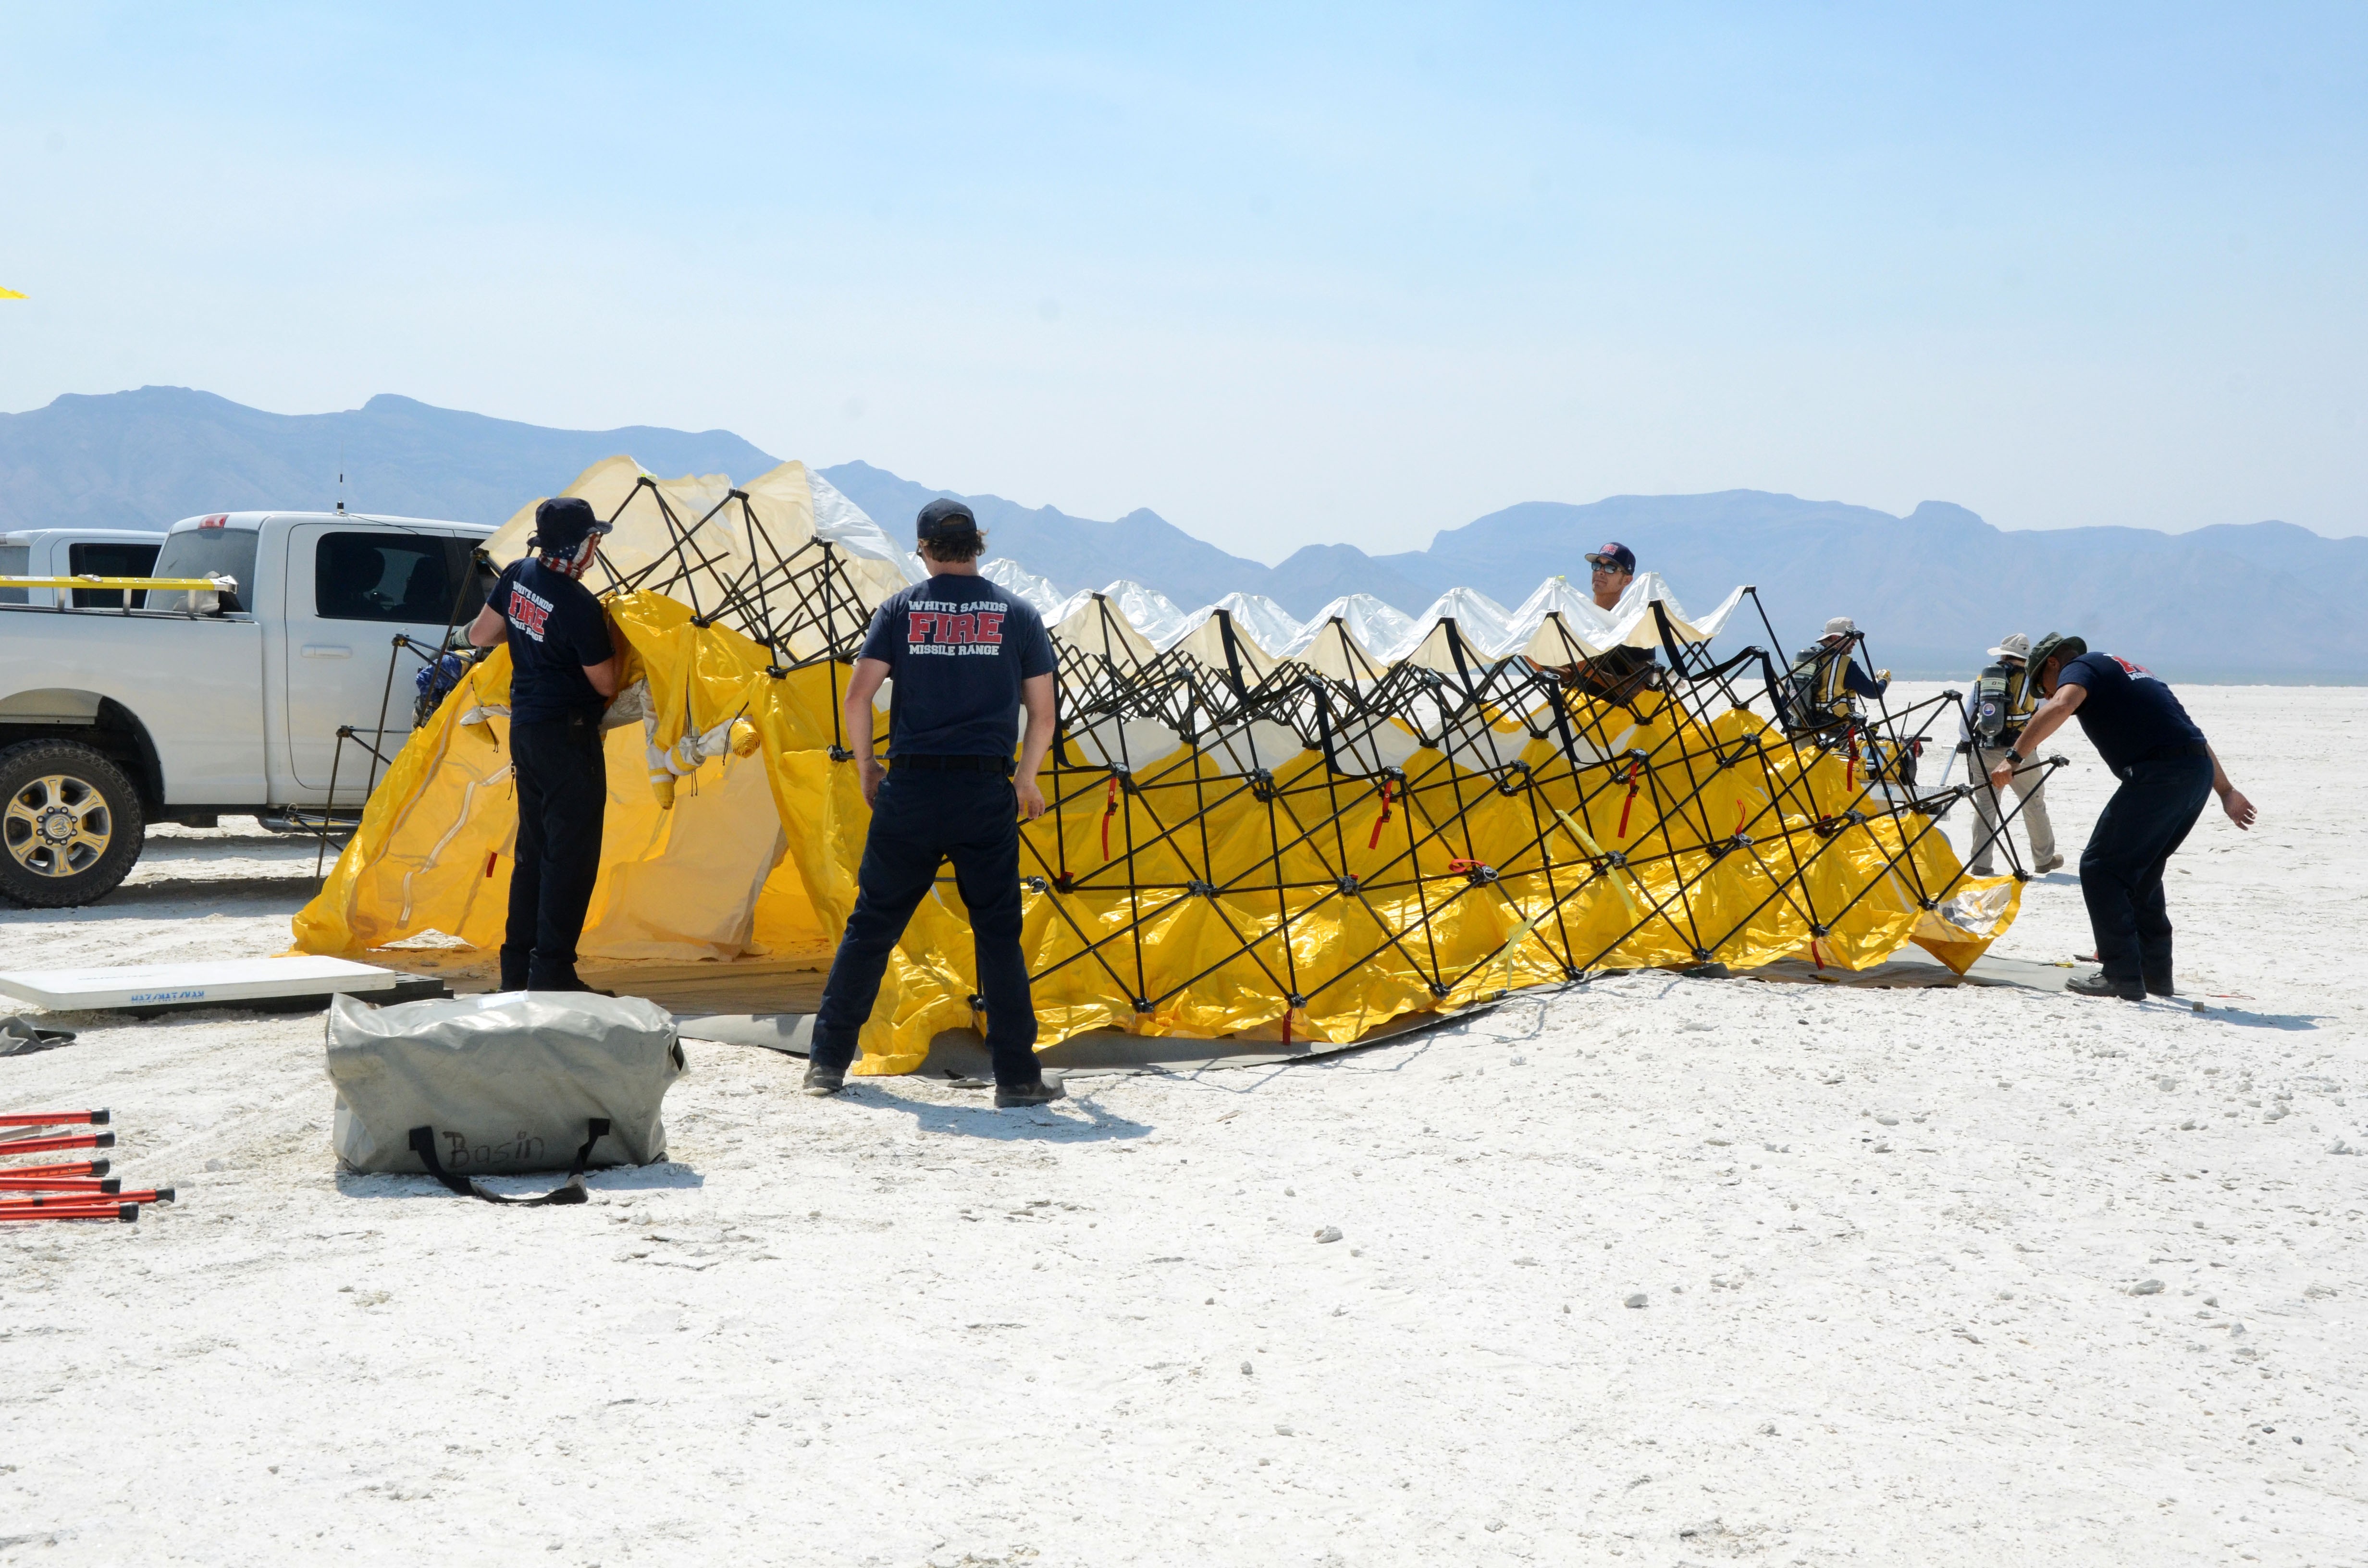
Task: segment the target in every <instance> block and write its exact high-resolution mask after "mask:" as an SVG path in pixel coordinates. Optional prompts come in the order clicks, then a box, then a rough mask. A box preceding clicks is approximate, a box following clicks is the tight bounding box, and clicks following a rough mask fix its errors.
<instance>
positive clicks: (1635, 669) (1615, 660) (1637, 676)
mask: <svg viewBox="0 0 2368 1568" xmlns="http://www.w3.org/2000/svg"><path fill="white" fill-rule="evenodd" d="M1587 563H1588V566H1589V567H1590V568H1592V575H1591V576H1590V577H1589V578H1588V584H1589V585H1590V586H1591V587H1592V588H1593V589H1594V591H1595V608H1598V609H1600V610H1601V611H1603V613H1604V614H1606V615H1610V614H1611V613H1612V612H1613V611H1615V610H1617V609H1618V608H1620V600H1621V598H1622V596H1624V595H1625V594H1626V593H1627V592H1628V585H1630V584H1632V583H1634V581H1635V580H1636V552H1635V551H1633V550H1631V549H1629V548H1628V547H1627V546H1626V545H1624V544H1622V543H1620V542H1619V541H1617V540H1614V541H1612V542H1611V543H1610V544H1607V545H1605V546H1604V547H1603V548H1602V549H1600V550H1597V551H1589V552H1588V557H1587ZM1659 669H1660V666H1659V664H1658V662H1657V661H1656V659H1655V658H1654V656H1653V650H1651V649H1650V648H1629V647H1624V646H1623V647H1619V648H1606V649H1605V650H1604V651H1603V652H1602V653H1598V654H1596V655H1595V656H1594V657H1593V658H1591V659H1586V660H1582V661H1581V662H1579V663H1578V664H1576V665H1570V666H1568V667H1567V668H1565V670H1564V671H1563V672H1562V675H1563V678H1564V680H1565V681H1566V682H1567V683H1569V684H1570V685H1572V686H1577V687H1584V688H1586V689H1587V690H1588V691H1589V692H1591V693H1592V694H1594V695H1595V696H1598V697H1601V698H1604V699H1608V700H1610V701H1613V702H1625V701H1627V700H1628V699H1630V698H1632V697H1634V696H1635V695H1636V694H1637V693H1638V692H1640V691H1642V690H1644V689H1645V688H1646V687H1650V686H1653V685H1654V684H1656V676H1658V674H1659Z"/></svg>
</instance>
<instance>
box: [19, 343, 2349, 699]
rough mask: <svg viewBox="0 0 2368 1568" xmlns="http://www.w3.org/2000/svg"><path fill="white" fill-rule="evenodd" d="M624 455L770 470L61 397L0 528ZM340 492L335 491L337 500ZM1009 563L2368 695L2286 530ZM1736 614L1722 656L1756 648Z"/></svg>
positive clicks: (127, 522) (853, 494)
mask: <svg viewBox="0 0 2368 1568" xmlns="http://www.w3.org/2000/svg"><path fill="white" fill-rule="evenodd" d="M618 452H627V453H631V454H632V456H633V457H634V458H636V459H637V460H640V461H641V463H642V464H643V466H644V467H645V468H648V469H649V470H651V471H652V472H659V473H666V474H676V473H686V472H698V473H728V474H731V475H733V476H734V477H735V478H747V477H751V476H753V475H755V474H757V473H758V472H763V471H764V470H765V469H768V468H770V467H772V466H773V464H774V463H775V461H776V460H775V459H774V458H772V457H771V456H769V455H768V454H767V453H765V452H763V451H761V450H759V449H757V448H756V447H755V446H753V445H751V444H750V443H748V442H746V441H745V440H743V439H741V438H740V437H737V436H735V435H733V434H732V433H731V432H729V431H724V430H709V431H701V432H698V433H695V434H694V433H689V432H684V431H678V430H666V429H660V428H656V427H653V426H627V427H625V428H623V429H618V430H601V431H579V430H554V429H548V428H545V427H542V426H533V425H525V424H520V423H518V422H515V421H510V420H502V419H494V418H489V417H487V416H485V415H478V414H469V413H463V412H460V411H457V410H452V409H443V408H436V407H433V406H431V405H429V404H427V403H418V402H415V401H413V400H412V399H409V398H404V397H397V396H393V395H391V394H381V395H380V396H377V397H374V398H371V399H370V402H369V403H365V404H364V405H363V406H362V407H360V408H359V409H354V410H348V411H346V412H342V413H336V414H317V415H278V414H267V413H264V412H262V411H260V410H257V409H252V408H247V407H244V406H242V405H240V404H238V403H232V402H230V401H229V400H228V399H225V398H221V397H216V396H214V395H212V394H211V393H208V392H193V391H189V390H188V389H184V388H174V387H144V388H142V389H140V390H139V391H137V392H117V393H111V394H106V395H99V396H81V395H70V396H65V397H61V398H59V399H57V400H56V401H55V402H53V403H51V404H50V405H49V406H47V407H45V408H40V409H36V410H33V411H31V412H29V413H25V414H14V415H0V528H28V527H45V526H83V527H115V528H123V527H133V528H161V527H162V526H164V525H165V523H167V522H169V521H171V520H173V519H174V518H176V517H187V516H189V515H191V514H193V513H198V512H206V511H222V510H237V509H244V508H248V507H268V506H287V507H304V508H318V509H321V510H327V509H328V508H329V507H330V506H332V505H333V504H334V503H335V502H336V500H337V499H339V498H340V495H341V494H342V497H343V498H344V499H345V501H346V503H347V507H348V509H350V510H355V511H374V512H383V513H397V514H403V515H408V516H414V517H450V518H457V519H461V520H465V521H481V522H500V521H502V520H503V519H505V518H507V517H509V515H510V514H511V513H512V512H514V511H516V510H517V509H518V506H520V505H521V504H522V503H523V502H525V501H527V500H529V499H530V498H532V497H534V496H536V495H541V494H549V493H550V492H551V491H552V490H554V489H557V488H559V487H560V486H563V485H564V484H565V483H567V482H568V481H569V480H571V479H572V478H574V477H575V474H576V473H578V472H581V471H582V470H583V469H585V468H586V467H588V466H590V465H591V464H592V463H593V462H596V461H598V460H600V459H601V458H605V457H609V456H612V455H614V454H616V453H618ZM340 472H342V473H343V475H344V479H345V483H344V485H343V487H342V490H340V487H339V486H338V483H337V475H338V474H339V473H340ZM821 472H822V473H823V474H824V476H825V477H826V478H827V479H829V480H830V482H831V483H834V484H836V485H837V487H838V488H839V489H840V490H841V491H843V492H845V493H846V494H847V495H848V497H849V498H850V499H852V500H853V501H854V502H855V503H856V504H857V505H858V506H861V507H862V508H863V509H864V510H865V511H867V512H869V513H871V515H872V517H874V518H875V519H877V520H878V521H879V522H880V523H881V524H882V526H883V527H885V528H888V529H889V530H890V532H891V533H892V534H897V533H901V532H902V531H903V529H904V528H906V527H909V523H908V521H907V520H908V519H909V518H910V517H912V516H913V514H914V513H915V512H916V511H917V510H918V509H919V508H920V506H922V505H923V504H924V503H926V502H927V501H928V500H930V499H931V498H933V497H935V496H939V495H953V494H961V493H959V492H956V491H951V490H940V489H933V488H930V487H928V486H927V485H924V484H921V483H916V482H914V481H912V480H908V479H905V478H902V477H900V476H898V475H896V474H894V473H890V472H887V471H886V470H883V469H879V468H874V467H872V466H871V465H870V464H868V463H862V462H849V463H842V464H838V465H837V466H835V467H830V468H825V469H823V470H821ZM962 499H963V500H965V501H967V502H969V504H970V505H971V506H972V508H973V510H974V511H975V512H976V513H977V514H978V517H979V521H980V523H981V524H982V526H984V527H985V528H986V529H987V531H988V534H989V537H990V541H991V542H990V550H991V552H992V553H993V554H996V555H1002V556H1008V557H1010V558H1011V559H1012V560H1014V561H1016V562H1019V564H1020V565H1022V566H1024V567H1026V568H1027V569H1028V570H1029V571H1030V572H1033V573H1035V574H1037V575H1039V576H1042V577H1046V578H1049V579H1051V580H1052V581H1053V584H1055V585H1057V586H1059V587H1061V588H1063V589H1064V590H1074V589H1077V588H1082V587H1099V586H1102V585H1106V584H1108V583H1110V582H1113V581H1115V580H1117V579H1120V578H1133V580H1135V581H1136V582H1140V583H1143V584H1145V585H1148V586H1151V587H1154V588H1156V589H1158V590H1159V591H1160V592H1161V593H1164V594H1166V595H1167V597H1169V598H1171V599H1174V600H1175V601H1176V602H1177V603H1178V604H1180V605H1185V606H1192V605H1201V604H1207V603H1210V602H1212V601H1214V600H1216V599H1218V598H1222V597H1224V595H1226V594H1228V593H1246V594H1262V595H1264V596H1266V597H1269V598H1271V599H1273V600H1275V601H1276V602H1277V603H1279V604H1281V606H1282V607H1283V608H1286V609H1288V610H1290V611H1291V612H1292V614H1293V615H1296V616H1302V617H1304V616H1307V615H1309V614H1311V613H1313V612H1314V611H1315V609H1317V608H1320V607H1321V606H1322V605H1324V604H1326V602H1328V601H1330V600H1331V599H1333V598H1336V597H1339V596H1341V595H1344V594H1351V593H1364V594H1371V595H1372V596H1373V597H1376V598H1379V599H1381V600H1383V602H1385V603H1388V604H1392V605H1395V606H1396V607H1397V608H1400V609H1402V610H1405V611H1406V612H1407V613H1409V614H1416V613H1419V612H1420V611H1421V610H1422V609H1423V608H1425V607H1426V606H1428V605H1429V603H1430V602H1431V601H1432V600H1433V599H1434V598H1436V597H1438V596H1439V595H1440V593H1441V592H1443V591H1445V590H1446V589H1447V588H1449V587H1452V586H1458V585H1462V586H1468V587H1472V588H1476V589H1478V590H1479V591H1481V592H1482V593H1485V594H1487V595H1488V596H1490V597H1493V598H1496V599H1497V600H1499V601H1500V602H1502V603H1504V604H1507V605H1513V604H1518V603H1519V602H1520V600H1521V599H1522V598H1524V597H1527V596H1528V594H1529V593H1530V591H1531V589H1533V588H1535V587H1536V586H1537V585H1538V584H1539V582H1541V581H1542V580H1543V579H1544V578H1546V577H1549V576H1552V575H1554V574H1557V573H1561V574H1568V575H1569V576H1571V577H1572V578H1573V580H1575V581H1580V580H1583V577H1584V574H1585V572H1586V570H1587V567H1586V563H1585V562H1584V560H1583V559H1582V558H1583V556H1584V554H1585V552H1586V551H1589V550H1592V549H1594V548H1596V547H1597V546H1598V545H1600V544H1602V543H1604V542H1606V541H1607V540H1621V541H1622V542H1624V543H1626V544H1627V545H1628V546H1629V547H1630V548H1631V549H1633V550H1634V551H1636V554H1637V557H1638V560H1639V562H1640V564H1641V565H1642V566H1643V567H1644V568H1645V569H1646V570H1650V571H1657V572H1659V573H1661V574H1662V575H1663V576H1664V577H1666V578H1667V579H1668V582H1669V585H1670V586H1671V588H1672V589H1673V590H1674V591H1675V592H1676V594H1677V595H1678V597H1679V599H1681V600H1682V601H1683V602H1684V603H1685V604H1686V605H1688V606H1689V607H1691V608H1696V609H1702V608H1709V607H1710V606H1712V605H1713V604H1715V603H1717V602H1718V600H1719V599H1720V598H1722V597H1725V594H1726V592H1727V590H1728V589H1729V588H1731V587H1733V586H1734V585H1736V584H1738V583H1748V584H1752V585H1756V586H1757V587H1758V588H1759V597H1760V599H1761V601H1762V603H1763V604H1764V605H1765V606H1766V608H1767V612H1768V614H1769V616H1770V619H1772V621H1773V622H1774V627H1775V631H1776V632H1777V641H1778V642H1780V643H1781V644H1782V645H1783V647H1785V648H1786V649H1790V648H1793V647H1796V646H1798V645H1800V644H1802V643H1804V642H1807V641H1808V640H1809V639H1810V637H1811V636H1812V635H1813V634H1814V633H1815V631H1816V628H1817V627H1818V625H1819V624H1821V623H1822V622H1823V621H1824V619H1826V618H1827V616H1829V615H1850V616H1852V617H1854V618H1855V619H1857V620H1858V622H1859V624H1860V626H1861V628H1863V629H1864V630H1865V631H1866V632H1867V634H1868V639H1869V645H1870V649H1871V651H1872V653H1873V655H1874V657H1875V659H1876V661H1877V662H1878V663H1882V664H1888V665H1891V666H1892V667H1893V668H1894V669H1895V670H1896V672H1897V673H1899V674H1901V675H1931V676H1959V677H1962V676H1967V675H1969V674H1970V673H1971V672H1972V670H1974V669H1975V667H1977V666H1978V665H1980V664H1981V663H1982V662H1983V655H1982V650H1984V649H1985V648H1987V647H1988V646H1989V645H1990V644H1991V643H1993V642H1996V641H1997V640H1998V638H1999V637H2000V636H2001V635H2003V634H2004V633H2006V632H2008V631H2026V632H2029V633H2030V634H2032V636H2034V637H2035V636H2037V635H2039V634H2040V633H2042V632H2044V631H2051V630H2063V631H2078V632H2079V633H2080V634H2081V635H2083V636H2085V637H2086V638H2087V639H2088V640H2089V642H2090V643H2091V644H2092V645H2094V646H2097V647H2101V648H2109V649H2111V650H2112V651H2113V652H2115V653H2123V655H2124V656H2126V657H2130V658H2134V659H2136V660H2138V661H2139V662H2141V663H2145V664H2147V665H2151V666H2152V667H2154V668H2156V669H2157V670H2158V671H2160V672H2161V673H2162V674H2164V675H2165V676H2169V677H2171V678H2174V679H2188V680H2216V681H2265V682H2346V683H2349V682H2357V681H2368V615H2362V611H2361V608H2360V607H2361V606H2362V603H2363V602H2368V538H2351V539H2327V538H2322V537H2321V536H2319V535H2317V534H2315V533H2312V532H2310V531H2309V530H2307V529H2305V528H2296V527H2294V526H2292V525H2290V524H2285V523H2279V522H2260V523H2248V524H2231V525H2222V526H2217V527H2213V528H2200V529H2197V530H2195V531H2193V532H2191V533H2183V534H2166V533H2157V532H2155V531H2152V530H2149V529H2144V528H2061V529H2050V530H2044V531H2025V532H2008V531H2004V530H2001V529H1998V528H1994V527H1992V526H1991V525H1989V524H1988V523H1987V522H1985V521H1983V520H1982V518H1980V517H1977V516H1975V514H1974V513H1972V512H1970V511H1967V510H1966V509H1965V508H1964V507H1962V506H1953V505H1952V504H1950V503H1948V502H1945V501H1927V502H1925V503H1923V504H1922V505H1921V506H1918V507H1917V508H1916V509H1915V510H1914V511H1913V512H1911V513H1909V514H1908V515H1907V517H1894V516H1892V515H1891V514H1889V513H1887V512H1882V511H1878V510H1876V509H1874V508H1873V507H1867V506H1851V505H1849V504H1846V503H1843V502H1837V501H1813V500H1803V499H1800V498H1798V497H1795V496H1791V495H1781V494H1770V493H1768V492H1764V491H1755V490H1731V491H1724V492H1720V493H1718V494H1709V495H1615V496H1611V497H1609V498H1607V499H1604V500H1600V501H1595V502H1591V503H1588V504H1585V505H1571V504H1566V503H1563V502H1554V501H1531V502H1524V503H1522V504H1520V505H1519V506H1508V507H1505V508H1503V509H1501V510H1498V511H1494V512H1491V513H1489V514H1487V515H1486V516H1485V517H1478V518H1476V519H1474V520H1473V521H1471V522H1468V523H1465V524H1463V525H1462V526H1461V527H1456V528H1443V529H1441V530H1440V532H1439V533H1438V534H1437V535H1436V536H1435V537H1434V538H1433V540H1432V541H1431V543H1430V546H1429V548H1428V549H1426V550H1419V551H1404V552H1400V553H1395V554H1386V555H1369V554H1367V553H1366V552H1365V551H1361V550H1360V549H1358V548H1357V547H1356V546H1354V545H1350V544H1325V545H1308V546H1306V547H1304V549H1301V550H1300V551H1297V552H1296V553H1294V554H1292V556H1291V557H1289V558H1288V559H1287V560H1285V561H1283V562H1281V564H1280V565H1276V566H1268V565H1266V564H1264V563H1263V562H1256V561H1248V560H1245V559H1243V558H1241V557H1239V556H1235V555H1232V554H1229V553H1227V552H1226V551H1223V550H1220V549H1218V548H1217V547H1216V546H1214V545H1212V544H1210V543H1207V542H1206V541H1204V540H1198V539H1195V538H1193V537H1192V536H1191V535H1190V534H1189V533H1187V532H1185V531H1184V530H1183V529H1181V528H1178V527H1176V526H1175V525H1174V524H1172V523H1169V522H1167V520H1166V519H1165V518H1163V517H1159V516H1158V514H1156V513H1155V512H1152V511H1149V510H1138V511H1134V512H1131V513H1128V514H1127V515H1126V516H1124V517H1118V518H1115V519H1112V520H1110V521H1098V520H1094V519H1089V518H1084V517H1072V516H1070V515H1069V514H1067V513H1064V512H1062V511H1059V510H1057V509H1055V508H1053V507H1050V506H1038V507H1028V506H1020V505H1019V503H1017V502H1013V501H1008V500H1005V499H1003V498H1002V497H999V496H995V495H962ZM1767 640H1768V639H1767V634H1766V631H1764V630H1763V629H1762V628H1761V627H1760V625H1759V620H1758V618H1757V617H1756V616H1751V615H1749V614H1748V613H1747V615H1746V616H1745V618H1744V620H1743V623H1741V624H1739V625H1738V626H1737V627H1736V630H1735V631H1734V632H1732V633H1730V636H1729V637H1728V639H1726V641H1727V642H1732V643H1733V644H1734V645H1736V646H1740V645H1741V643H1742V642H1744V641H1757V642H1766V641H1767Z"/></svg>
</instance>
